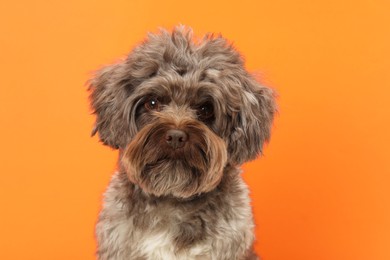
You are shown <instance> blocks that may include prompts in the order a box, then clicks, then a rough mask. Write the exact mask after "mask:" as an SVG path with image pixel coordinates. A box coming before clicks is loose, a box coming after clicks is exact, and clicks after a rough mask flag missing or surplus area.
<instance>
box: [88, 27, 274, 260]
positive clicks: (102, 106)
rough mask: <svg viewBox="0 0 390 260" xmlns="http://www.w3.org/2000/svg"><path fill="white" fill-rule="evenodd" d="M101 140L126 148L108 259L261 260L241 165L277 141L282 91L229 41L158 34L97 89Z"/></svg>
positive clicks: (104, 246)
mask: <svg viewBox="0 0 390 260" xmlns="http://www.w3.org/2000/svg"><path fill="white" fill-rule="evenodd" d="M89 84H90V86H89V89H90V101H91V106H92V109H93V111H94V113H95V114H96V125H95V128H94V130H93V134H95V133H98V134H99V137H100V139H101V141H102V142H103V143H104V144H105V145H108V146H110V147H112V148H115V149H119V162H118V171H117V172H116V173H115V174H114V176H113V177H112V180H111V183H110V184H109V187H108V189H107V191H106V193H105V195H104V204H103V208H102V211H101V213H100V215H99V220H98V222H97V226H96V236H97V242H98V250H97V255H98V258H99V259H100V260H104V259H110V260H114V259H115V260H123V259H151V260H157V259H164V260H170V259H202V260H204V259H215V260H223V259H256V258H257V257H256V255H255V254H254V253H253V251H252V244H253V240H254V232H253V229H254V224H253V217H252V211H251V207H250V199H249V196H248V188H247V186H246V185H245V183H244V181H243V179H242V177H241V170H240V168H239V167H240V165H242V164H243V163H244V162H247V161H249V160H252V159H254V158H256V157H257V156H258V155H259V154H261V152H262V147H263V144H264V143H265V142H267V141H268V140H269V138H270V128H271V125H272V121H273V117H274V114H275V110H276V106H275V102H274V98H275V95H274V92H273V91H272V90H271V89H269V88H267V87H264V86H262V85H260V84H259V83H258V82H257V81H256V80H255V78H254V77H253V76H252V75H251V74H250V73H248V72H247V71H246V69H245V67H244V62H243V58H242V57H241V55H240V54H239V53H238V52H237V51H236V50H235V48H233V47H232V45H231V44H229V43H228V42H227V41H226V40H225V39H224V38H222V37H221V36H214V35H206V36H205V37H204V38H203V39H201V40H195V39H194V37H193V36H192V30H191V29H189V28H186V27H183V26H179V27H176V28H174V29H173V31H172V32H167V31H165V30H162V31H161V32H160V33H157V34H151V35H149V36H148V38H147V39H146V40H145V41H144V42H143V43H141V44H140V45H139V46H137V47H136V48H135V49H134V50H133V51H132V52H131V53H130V54H129V55H128V56H127V57H126V58H125V59H123V60H122V61H120V62H118V63H116V64H113V65H109V66H107V67H104V68H102V69H101V70H99V71H98V72H97V73H96V75H95V76H94V78H93V79H92V80H91V81H90V82H89Z"/></svg>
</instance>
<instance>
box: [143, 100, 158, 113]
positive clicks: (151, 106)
mask: <svg viewBox="0 0 390 260" xmlns="http://www.w3.org/2000/svg"><path fill="white" fill-rule="evenodd" d="M145 108H146V109H147V110H159V108H160V102H159V101H158V99H157V98H155V97H151V98H149V99H148V100H146V102H145Z"/></svg>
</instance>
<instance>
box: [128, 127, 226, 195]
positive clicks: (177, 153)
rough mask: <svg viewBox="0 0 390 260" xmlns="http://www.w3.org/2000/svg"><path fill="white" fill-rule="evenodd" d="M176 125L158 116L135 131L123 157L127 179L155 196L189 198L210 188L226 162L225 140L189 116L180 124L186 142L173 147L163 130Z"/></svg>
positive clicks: (217, 182) (216, 183)
mask: <svg viewBox="0 0 390 260" xmlns="http://www.w3.org/2000/svg"><path fill="white" fill-rule="evenodd" d="M176 127H177V126H176ZM176 127H175V126H174V125H173V124H172V123H171V122H169V121H167V120H163V119H160V120H157V122H156V123H153V124H149V125H146V126H145V127H143V128H142V129H141V130H140V131H139V132H138V134H137V135H136V136H135V137H134V138H133V141H132V142H130V143H129V145H128V146H127V147H126V149H125V151H124V154H123V157H122V164H123V166H124V168H125V170H126V172H127V175H128V177H129V179H130V180H131V181H132V182H134V183H135V184H137V185H138V186H140V187H141V188H142V189H143V190H144V191H145V192H147V193H150V194H153V195H155V196H174V197H178V198H189V197H191V196H194V195H197V194H201V193H205V192H209V191H211V190H213V189H214V188H215V187H216V186H217V185H218V184H219V182H220V180H221V178H222V174H223V169H224V167H225V164H226V160H227V149H226V145H225V142H224V141H223V140H222V139H221V138H220V137H218V136H217V135H216V134H214V133H213V132H212V131H211V130H210V129H209V128H208V127H207V126H205V125H204V124H202V123H200V122H198V121H195V120H189V121H188V122H182V123H181V124H180V126H179V128H180V129H182V130H183V131H185V132H187V134H188V135H189V138H188V141H187V143H186V144H185V145H184V147H182V148H179V149H173V148H172V147H170V146H169V145H168V144H167V143H166V141H165V134H166V132H167V130H169V129H172V128H176Z"/></svg>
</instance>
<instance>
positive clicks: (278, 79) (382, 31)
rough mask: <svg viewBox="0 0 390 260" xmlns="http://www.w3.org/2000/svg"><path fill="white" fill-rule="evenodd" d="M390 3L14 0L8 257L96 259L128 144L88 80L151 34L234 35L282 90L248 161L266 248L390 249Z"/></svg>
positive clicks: (4, 221)
mask: <svg viewBox="0 0 390 260" xmlns="http://www.w3.org/2000/svg"><path fill="white" fill-rule="evenodd" d="M389 10H390V2H389V1H385V0H354V1H349V0H346V1H340V0H327V1H325V0H321V1H308V0H296V1H288V0H272V1H247V0H241V1H238V2H237V3H233V2H230V3H229V2H226V1H222V0H219V1H210V0H207V1H206V0H199V1H196V2H195V1H193V2H192V1H177V0H166V1H158V0H156V1H144V0H132V1H130V0H122V1H102V0H98V1H97V0H93V1H92V0H87V1H79V0H68V1H59V0H55V1H42V0H35V1H26V0H22V1H10V0H8V1H2V2H1V3H0V30H1V31H0V37H1V38H0V66H1V68H0V73H1V76H0V138H1V141H0V147H1V149H0V153H1V154H0V210H1V212H0V213H1V214H0V259H37V260H38V259H39V260H43V259H67V260H69V259H83V260H85V259H87V260H88V259H94V258H95V257H94V251H95V247H96V244H95V240H94V224H95V221H96V218H97V213H98V210H99V208H100V202H101V194H102V192H103V191H104V189H105V187H106V185H107V183H108V181H109V178H110V175H111V174H112V172H113V171H114V168H115V163H116V156H117V152H116V151H112V150H110V149H109V148H107V147H104V146H102V145H101V144H100V143H98V140H97V138H96V137H95V138H90V137H89V133H90V130H91V128H92V125H93V121H94V118H93V117H92V116H91V115H89V113H90V110H89V107H88V103H87V92H86V87H85V86H84V83H85V81H86V80H87V79H88V77H89V75H90V73H91V71H93V70H94V69H96V68H97V67H99V66H101V65H102V64H106V63H110V62H112V61H114V60H116V59H117V58H118V57H121V56H122V55H124V54H126V53H127V52H128V51H129V50H130V49H131V48H132V47H133V46H134V45H135V44H137V43H138V42H140V41H141V40H142V39H143V38H144V36H145V34H146V32H147V31H156V30H157V28H158V27H159V26H162V27H167V28H172V26H174V25H176V24H178V23H182V24H186V25H190V26H192V27H193V28H194V30H195V33H196V34H197V35H202V34H203V33H205V32H209V31H211V32H221V33H222V34H223V35H224V36H225V37H226V38H228V39H230V40H232V41H233V42H234V44H235V46H236V47H237V48H238V49H239V50H240V51H241V52H242V53H243V54H244V56H245V58H246V61H247V67H248V69H249V70H251V71H259V72H260V73H261V74H262V77H263V81H264V82H265V83H266V84H267V85H269V86H272V87H274V88H275V89H277V91H278V92H279V95H280V98H279V100H278V102H279V106H280V113H279V115H278V117H277V118H276V121H275V126H274V130H273V137H272V140H271V143H270V144H269V145H268V146H267V147H266V149H265V156H264V157H263V158H261V159H260V160H257V161H255V162H251V163H249V164H247V165H246V166H245V167H244V168H245V170H246V173H245V174H244V177H245V179H246V180H247V182H248V184H249V186H250V188H251V191H252V198H253V206H254V213H255V219H256V223H257V228H256V233H257V243H256V250H257V252H258V253H259V254H260V255H261V256H262V257H263V259H264V260H287V259H288V260H355V259H371V260H388V259H390V166H389V164H390V158H389V157H390V156H389V148H388V147H389V146H390V138H389V135H390V105H389V103H390V71H389V70H390V49H389V47H390V13H389Z"/></svg>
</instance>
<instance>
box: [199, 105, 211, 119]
mask: <svg viewBox="0 0 390 260" xmlns="http://www.w3.org/2000/svg"><path fill="white" fill-rule="evenodd" d="M197 114H198V118H199V119H200V120H202V121H208V120H210V119H212V118H213V116H214V108H213V105H212V104H211V103H205V104H203V105H201V106H199V108H198V111H197Z"/></svg>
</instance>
